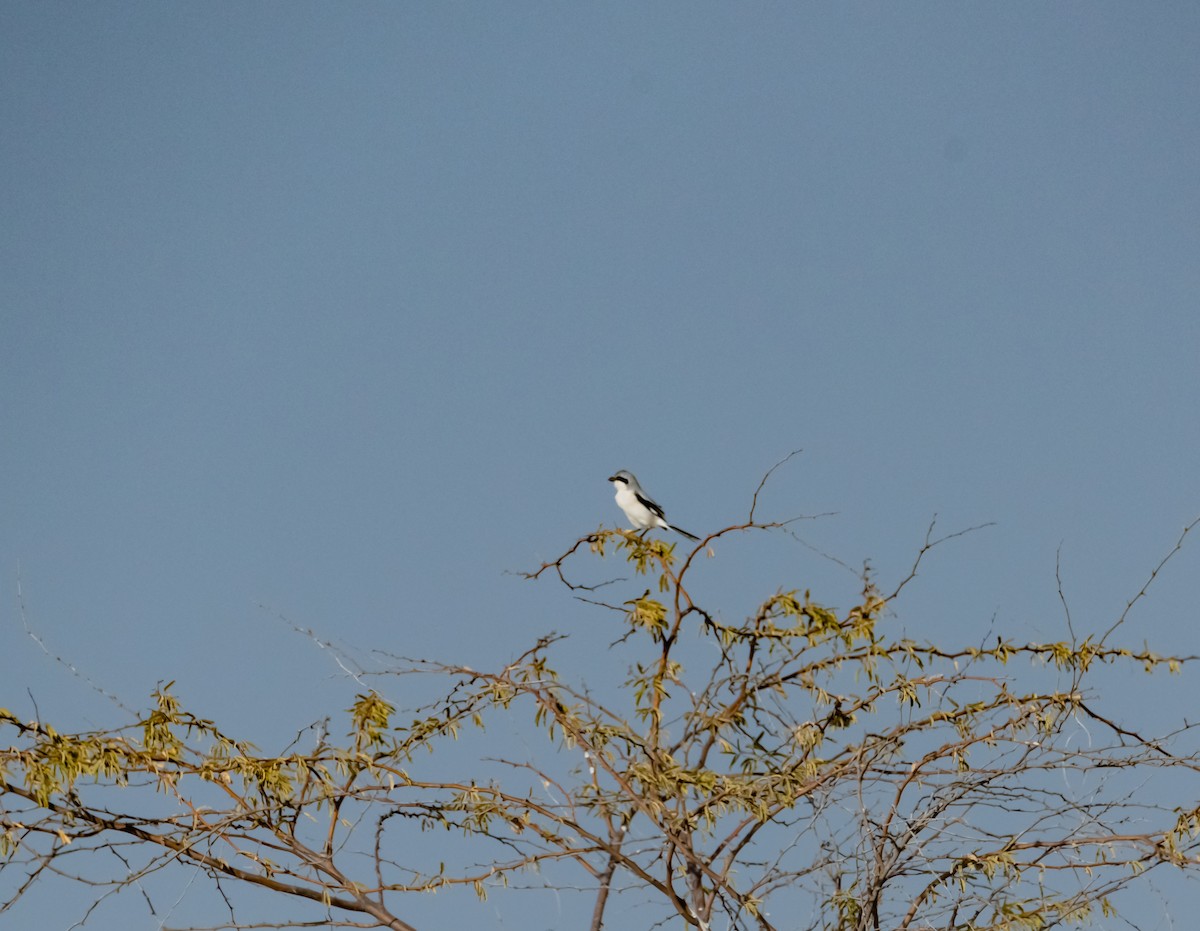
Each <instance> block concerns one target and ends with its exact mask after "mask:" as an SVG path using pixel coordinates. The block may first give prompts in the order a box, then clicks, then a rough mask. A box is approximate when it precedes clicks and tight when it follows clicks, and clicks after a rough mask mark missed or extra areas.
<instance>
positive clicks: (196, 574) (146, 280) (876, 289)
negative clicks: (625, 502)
mask: <svg viewBox="0 0 1200 931" xmlns="http://www.w3.org/2000/svg"><path fill="white" fill-rule="evenodd" d="M1197 48H1200V7H1198V6H1197V5H1195V4H1194V3H1158V4H1152V5H1145V4H1119V3H1104V2H1098V3H1088V4H1066V3H1056V4H1046V3H1030V2H1010V3H1003V4H989V5H982V6H981V5H960V4H951V3H920V4H880V5H865V4H821V5H817V4H805V5H799V4H796V5H792V4H734V3H728V4H712V3H686V4H685V3H660V4H634V3H615V4H599V5H579V4H536V3H508V4H466V3H437V4H416V3H412V4H314V3H289V4H278V3H259V4H232V3H223V4H216V3H210V4H160V3H148V2H139V3H122V4H84V3H42V2H38V3H32V2H10V3H6V4H4V5H3V6H0V126H2V131H0V337H2V338H0V398H2V405H3V406H2V408H0V438H2V442H0V475H2V476H3V481H2V482H0V683H2V688H0V705H3V706H8V707H11V708H13V710H15V711H17V712H18V713H21V714H23V715H27V716H30V717H32V716H33V714H34V706H33V700H36V701H37V703H38V706H39V708H40V711H41V712H42V714H43V715H45V716H47V717H49V716H51V715H54V716H57V718H58V719H59V720H61V721H62V722H63V723H64V724H74V725H75V726H89V725H91V724H102V723H113V722H115V721H118V720H121V712H119V710H118V709H116V708H114V707H113V706H111V705H108V704H107V703H106V702H105V701H104V699H102V698H98V697H97V695H96V693H95V692H93V691H92V690H91V689H90V688H89V687H88V686H87V685H86V684H84V683H83V682H82V681H81V680H79V679H76V678H73V677H72V676H71V675H70V674H69V673H68V672H66V671H65V670H64V668H63V667H62V666H61V665H59V664H56V663H55V662H53V661H51V660H50V659H49V658H47V656H46V655H45V654H44V653H43V651H42V649H41V648H40V647H39V645H38V644H37V643H36V642H34V641H33V640H32V639H31V638H30V637H29V636H27V634H26V633H25V630H24V628H23V625H22V618H21V614H20V612H19V610H18V597H17V586H18V580H19V583H20V586H21V588H22V591H23V596H24V606H25V615H26V620H27V622H28V623H29V624H30V625H31V626H32V627H33V628H34V629H35V630H36V632H37V633H38V635H39V636H40V637H41V638H42V639H43V641H44V642H45V645H46V648H47V649H48V650H50V651H51V652H53V653H56V654H58V655H61V656H62V657H64V658H66V659H67V660H69V661H70V662H73V663H75V664H76V666H78V667H79V669H80V670H81V671H82V673H84V674H86V676H87V677H88V678H89V679H90V680H92V681H93V682H95V683H96V684H97V685H99V686H102V687H103V688H105V689H107V690H109V691H111V692H113V693H115V694H117V695H119V696H120V698H121V699H122V700H123V701H124V702H126V703H127V704H129V705H132V706H136V707H140V706H142V705H143V704H144V703H145V701H146V698H147V696H148V694H149V692H150V690H151V689H152V688H153V687H154V685H155V683H156V682H159V681H165V680H171V679H174V680H176V682H177V685H176V689H177V690H178V692H179V693H180V695H181V697H182V698H183V699H184V701H185V702H186V703H187V704H188V705H189V706H191V707H194V708H195V709H196V710H197V711H198V712H201V713H204V714H207V715H209V716H212V717H215V718H216V719H218V721H220V722H221V723H222V724H223V725H225V726H226V727H227V729H229V730H238V728H239V727H241V729H242V730H243V732H245V733H247V735H248V736H251V737H252V738H254V739H257V740H259V741H260V743H263V744H264V745H266V746H269V747H270V746H274V745H275V742H276V741H278V742H281V743H286V742H287V740H290V739H291V737H292V736H293V735H294V734H295V732H296V730H298V729H299V728H300V727H302V726H303V725H304V724H305V723H307V722H309V721H311V720H314V719H315V718H319V717H321V716H323V715H324V714H326V713H329V712H330V711H336V710H338V709H341V708H345V707H346V706H347V705H348V704H349V699H350V697H351V696H352V695H353V693H354V691H355V690H356V685H355V684H354V683H352V682H347V681H346V680H345V679H344V678H342V677H340V676H339V675H338V669H337V667H336V666H335V665H334V664H332V663H331V662H330V660H329V657H328V656H327V655H325V654H323V653H322V652H321V651H320V650H318V649H316V648H315V647H314V646H313V644H311V643H310V642H309V641H307V640H306V639H304V638H303V637H299V636H296V635H295V634H292V633H290V632H289V631H288V628H287V627H286V626H285V625H283V624H281V623H280V622H279V621H278V620H276V616H277V615H278V614H282V615H285V616H286V617H287V618H288V619H290V621H292V622H293V623H295V624H298V625H302V626H305V627H312V628H314V629H316V630H318V631H320V632H321V633H322V634H323V635H325V636H328V637H330V638H337V639H340V640H342V641H344V642H346V643H348V644H352V645H354V646H355V647H357V648H360V649H362V650H364V651H365V650H369V649H371V648H380V649H385V650H391V651H394V652H399V653H406V654H410V655H420V656H436V657H438V658H442V659H447V660H455V661H462V662H465V663H470V664H483V663H487V662H495V661H498V660H499V659H502V658H504V657H507V656H510V655H512V654H513V653H515V652H518V651H519V650H520V649H521V648H523V647H524V646H526V645H528V644H529V643H530V642H531V641H532V640H533V639H534V638H536V637H537V636H538V635H540V634H542V633H545V632H546V631H549V630H559V631H565V632H572V633H573V634H574V638H573V639H574V641H575V645H574V646H572V647H569V648H568V653H569V651H570V649H579V650H581V651H585V650H586V649H593V648H595V647H596V646H597V645H602V644H603V643H606V642H607V641H608V639H611V637H609V636H608V634H609V633H610V632H609V631H604V630H601V631H597V630H596V629H595V628H596V625H602V624H604V623H605V622H606V618H607V616H604V615H599V616H598V615H597V614H596V613H594V612H589V611H587V610H585V609H583V608H581V607H577V606H574V605H573V604H572V603H571V602H570V601H569V600H568V599H566V598H564V597H563V596H562V595H561V594H560V593H559V592H557V591H555V590H553V588H552V587H551V586H544V585H543V586H531V585H530V584H529V583H525V582H521V581H519V580H518V579H517V578H516V577H514V576H513V575H511V574H506V573H509V572H511V571H517V570H523V569H527V568H531V567H533V566H535V565H536V564H537V563H538V562H539V561H540V560H541V559H543V558H547V557H551V556H553V555H556V554H557V553H558V552H560V551H561V550H562V549H564V548H565V547H566V546H567V545H569V544H570V543H571V542H573V541H574V540H575V539H576V538H577V537H579V536H580V535H582V534H584V533H586V532H588V531H589V530H592V529H594V528H595V527H596V526H597V525H598V524H599V523H601V522H604V523H606V524H612V523H615V522H616V521H617V518H618V517H619V516H620V515H619V513H618V511H617V510H616V507H615V505H614V504H613V502H612V490H611V488H610V487H609V486H608V485H607V484H606V483H605V481H604V479H605V478H606V477H607V476H608V475H609V474H611V472H612V471H613V470H615V469H619V468H627V469H631V470H633V471H634V472H636V473H637V474H638V475H639V477H640V478H641V479H642V480H643V483H644V484H645V485H646V487H647V488H648V490H649V491H650V492H651V494H653V495H654V496H655V497H657V498H659V499H660V500H661V501H663V502H664V503H665V504H666V505H667V507H668V513H669V514H670V515H671V516H672V517H673V518H674V519H675V520H676V521H677V522H678V523H679V524H681V525H682V526H684V527H687V528H688V529H690V530H693V531H695V532H697V533H699V532H702V531H709V530H712V529H715V528H717V527H719V526H722V525H724V524H727V523H730V522H732V521H734V520H738V519H741V518H743V517H744V516H745V513H746V510H747V507H748V504H749V499H750V495H751V494H752V492H753V491H754V488H755V485H756V484H757V481H758V479H759V478H760V477H761V475H762V473H763V472H764V471H765V469H767V468H768V467H769V466H770V465H771V464H772V463H774V462H775V461H776V460H778V459H779V458H781V457H782V456H783V455H785V454H786V453H787V452H788V451H789V450H792V449H795V448H798V447H802V448H803V450H804V452H803V454H802V455H801V456H799V457H798V458H797V459H795V460H793V462H792V463H791V464H789V466H788V467H787V468H786V469H784V470H782V471H781V473H780V474H779V476H778V479H777V481H775V482H774V483H773V484H772V485H771V486H770V487H769V490H768V493H767V495H766V497H765V501H764V506H765V507H766V509H767V511H766V513H767V515H768V516H772V517H790V516H793V515H796V514H818V513H824V512H836V515H835V516H832V517H825V518H822V519H820V520H816V521H812V522H806V523H804V524H803V525H802V528H801V532H802V534H803V536H804V539H805V540H806V541H807V542H809V543H810V544H811V545H812V546H814V547H817V548H819V549H821V550H824V551H827V552H829V553H832V554H834V555H836V556H838V557H839V558H841V559H843V560H845V561H847V562H848V563H851V564H855V565H857V564H859V563H861V561H862V560H863V559H866V558H870V559H871V560H872V562H873V564H874V565H875V566H876V568H877V570H878V572H879V575H880V578H881V580H883V581H884V582H886V581H892V582H894V581H895V580H897V579H898V578H900V577H901V576H902V575H903V574H904V572H905V571H906V569H907V567H908V565H909V563H910V562H911V559H912V557H913V555H914V553H915V551H916V548H917V547H918V546H919V544H920V541H921V539H922V538H923V535H924V532H925V528H926V526H927V524H928V523H929V521H930V519H931V518H932V516H933V515H934V514H935V513H936V514H938V515H939V524H940V526H942V527H944V528H945V529H946V530H954V529H960V528H962V527H966V526H969V525H973V524H979V523H984V522H988V521H995V522H996V524H997V526H996V527H994V528H991V529H989V530H987V531H981V532H980V533H978V534H975V535H972V536H970V537H967V538H964V539H963V540H961V541H958V542H957V543H955V544H953V545H951V546H948V547H947V548H946V549H945V550H944V551H942V554H941V555H940V556H939V558H938V559H937V560H935V561H934V562H933V563H932V564H931V566H930V568H929V570H928V572H927V574H926V575H924V576H923V577H922V580H921V584H920V585H919V586H917V588H916V590H915V591H914V592H913V595H912V598H911V599H910V600H909V601H907V602H905V603H904V604H902V605H900V606H899V609H898V612H897V614H896V616H895V617H894V620H893V623H896V624H900V625H904V627H905V628H906V629H907V630H908V631H909V632H910V633H911V634H912V635H914V636H922V637H924V636H930V637H945V636H950V635H954V636H962V635H964V632H965V637H966V639H967V640H970V641H972V642H974V641H977V640H978V639H981V638H982V637H983V636H984V635H985V634H986V633H987V631H988V630H989V629H991V628H993V627H995V628H997V629H1003V630H1006V631H1007V632H1009V633H1011V634H1012V635H1014V636H1017V637H1023V638H1030V639H1042V640H1045V639H1058V638H1059V637H1061V636H1062V635H1063V626H1062V619H1061V610H1060V608H1059V605H1058V601H1057V596H1056V594H1055V583H1054V564H1055V553H1056V550H1058V548H1059V547H1060V546H1061V548H1062V560H1063V574H1064V581H1065V584H1066V588H1067V592H1068V594H1069V595H1070V596H1071V599H1072V607H1073V610H1074V612H1075V619H1076V624H1077V626H1078V627H1081V628H1083V629H1085V630H1086V629H1103V628H1105V627H1107V625H1108V623H1110V622H1111V620H1112V619H1113V618H1114V617H1115V616H1116V615H1117V614H1118V613H1119V612H1120V609H1121V607H1122V606H1123V604H1124V602H1125V600H1127V599H1128V598H1129V597H1130V596H1132V595H1133V594H1134V593H1135V592H1136V591H1137V590H1138V588H1139V587H1140V586H1141V584H1142V582H1143V581H1144V579H1145V576H1146V575H1147V574H1148V572H1149V570H1150V569H1151V568H1152V567H1153V565H1154V564H1155V563H1156V562H1157V561H1158V559H1159V558H1160V557H1161V556H1162V555H1163V554H1164V553H1165V552H1166V551H1167V550H1168V549H1169V548H1170V546H1171V545H1172V544H1173V543H1174V540H1175V538H1176V536H1177V535H1178V533H1179V531H1180V529H1181V528H1182V527H1183V525H1184V524H1185V523H1187V522H1188V521H1189V520H1190V519H1191V518H1193V517H1195V516H1196V515H1197V513H1200V468H1198V466H1197V463H1198V462H1200V428H1198V418H1197V414H1196V409H1197V401H1198V400H1200V373H1198V366H1200V310H1198V296H1200V167H1198V166H1200V163H1198V161H1197V153H1200V105H1198V95H1197V90H1198V88H1200V55H1197ZM746 546H747V547H758V546H760V544H759V543H758V542H757V541H755V542H748V543H747V544H746ZM1197 552H1198V551H1197V549H1196V546H1195V545H1193V546H1192V548H1191V549H1190V551H1185V552H1184V554H1183V555H1182V556H1181V557H1180V558H1179V560H1178V561H1177V562H1176V563H1175V564H1173V566H1172V571H1171V572H1169V573H1168V574H1167V578H1166V579H1165V580H1164V582H1163V584H1162V585H1161V586H1160V587H1159V588H1157V589H1155V591H1154V593H1153V596H1152V597H1151V599H1149V600H1148V601H1147V602H1146V604H1145V605H1144V606H1143V610H1141V611H1140V612H1138V613H1136V614H1135V615H1134V617H1133V618H1132V620H1131V622H1130V627H1129V628H1128V629H1127V631H1126V633H1127V635H1128V637H1127V639H1129V640H1131V641H1132V642H1134V643H1135V644H1140V643H1141V642H1142V641H1143V640H1144V639H1148V640H1149V641H1150V642H1151V644H1152V645H1153V646H1154V647H1156V648H1158V649H1160V650H1162V651H1178V652H1198V653H1200V632H1198V630H1197V624H1196V613H1195V605H1194V591H1195V583H1194V580H1195V578H1196V575H1197V568H1198V566H1200V557H1198V556H1197ZM755 554H758V555H757V556H755ZM722 555H724V553H722V552H721V551H718V553H717V556H716V558H715V559H714V560H713V561H712V565H713V570H712V571H713V579H714V581H713V597H714V599H715V600H716V602H717V607H718V608H719V609H721V610H723V611H727V612H730V613H732V614H735V615H736V614H737V612H739V611H744V610H750V606H751V605H752V604H753V601H754V600H755V599H758V598H760V597H765V596H767V595H769V594H770V593H771V592H773V591H774V590H775V589H776V588H779V587H785V588H787V587H801V588H804V587H810V586H811V587H812V588H813V589H814V596H815V597H818V598H823V599H824V600H825V601H827V602H830V603H833V604H839V603H841V604H845V603H848V598H849V596H850V594H851V593H852V592H853V591H854V590H855V584H854V579H853V577H852V576H850V575H849V574H848V573H845V572H842V571H841V570H838V569H836V567H834V566H833V565H832V564H831V563H829V562H828V561H825V560H822V559H820V558H819V557H816V556H814V554H813V552H812V551H811V550H809V549H806V548H804V547H802V546H800V545H798V544H796V543H794V542H787V541H784V542H781V541H780V540H774V541H770V542H769V543H767V542H764V543H763V544H762V546H761V549H748V550H745V551H743V552H742V553H741V554H737V555H735V554H733V553H730V554H729V555H728V556H727V559H729V560H735V559H742V560H745V561H752V560H753V558H759V559H761V563H760V565H759V569H758V570H757V571H754V572H752V571H749V570H747V571H746V572H745V574H739V573H731V572H728V571H726V573H725V575H724V576H723V575H722V569H721V557H722ZM729 564H730V563H727V565H729ZM737 564H738V565H739V566H742V565H744V563H737ZM31 696H32V698H31ZM393 697H394V698H395V699H396V700H397V701H400V702H402V701H403V695H402V694H398V695H393ZM83 892H84V890H78V889H75V890H73V893H74V894H79V895H81V896H82V894H83ZM60 904H61V903H60ZM68 904H69V903H68ZM76 904H78V903H76ZM137 904H138V903H136V902H134V903H132V904H131V905H130V906H129V907H130V908H131V914H136V915H138V916H139V917H138V918H137V920H138V921H141V922H143V924H141V925H139V926H140V927H153V926H154V925H153V924H145V922H147V921H149V919H148V918H146V916H145V914H144V911H143V912H137V910H136V906H137ZM125 907H126V906H125V905H121V904H118V905H114V906H113V908H114V911H113V912H111V913H109V914H112V915H115V914H122V912H121V911H120V910H121V909H123V908H125ZM463 907H464V908H465V909H466V911H464V912H463V914H464V915H468V916H470V915H474V916H475V917H476V919H479V920H483V921H484V922H485V923H486V921H491V920H494V921H495V922H496V926H498V927H501V926H508V927H516V926H523V924H524V918H522V917H521V916H522V914H523V913H522V911H521V909H522V908H524V907H525V906H524V905H520V904H517V903H515V902H513V901H511V900H495V901H493V902H491V903H489V904H488V906H487V907H486V910H485V911H484V912H483V913H478V912H473V911H471V908H472V907H473V906H469V905H464V906H463ZM444 908H445V905H444V902H442V901H440V900H431V899H428V898H424V899H418V900H416V901H415V902H414V911H413V913H412V914H410V915H406V916H405V917H407V918H410V919H411V920H413V921H414V923H416V924H418V925H423V923H425V924H428V925H429V927H436V926H443V927H444V926H446V925H445V924H443V921H445V920H446V918H447V915H446V913H445V911H444ZM77 912H78V909H76V910H75V911H74V912H72V911H69V910H68V912H66V913H65V914H66V915H67V917H66V918H65V919H64V926H66V925H68V924H70V922H71V921H73V920H74V919H75V918H77V917H79V915H78V914H77ZM480 915H482V916H483V918H482V919H480ZM105 920H107V919H105V918H97V919H94V922H98V924H95V926H98V927H106V926H108V925H105V924H104V921H105ZM197 920H199V919H197ZM462 920H468V919H466V918H464V919H462ZM556 925H557V919H556V918H554V917H548V918H546V923H545V925H544V927H547V928H549V927H554V926H556ZM1150 926H1151V927H1153V925H1150ZM536 927H542V925H536Z"/></svg>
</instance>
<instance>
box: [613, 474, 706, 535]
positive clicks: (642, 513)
mask: <svg viewBox="0 0 1200 931" xmlns="http://www.w3.org/2000/svg"><path fill="white" fill-rule="evenodd" d="M608 480H609V481H610V482H612V484H613V488H615V489H616V490H617V494H616V496H615V497H616V500H617V507H619V508H620V509H621V510H622V511H624V512H625V516H626V517H628V518H629V522H630V523H631V524H633V527H634V529H635V530H651V529H653V528H654V527H662V528H663V529H664V530H674V531H675V532H676V533H680V534H683V535H684V536H685V537H688V538H689V539H691V540H699V539H700V538H699V537H698V536H696V535H695V534H694V533H688V532H687V531H686V530H681V529H680V528H679V527H675V526H672V525H671V524H668V523H667V517H666V515H665V514H663V509H662V507H660V506H659V504H658V503H657V502H655V500H654V499H653V498H651V497H650V496H649V495H648V494H646V493H645V492H644V491H642V486H641V485H639V484H638V480H637V479H636V478H634V475H633V473H632V472H627V471H625V470H624V469H622V470H621V471H620V472H616V473H614V474H613V475H610V476H609V477H608Z"/></svg>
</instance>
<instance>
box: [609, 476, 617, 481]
mask: <svg viewBox="0 0 1200 931" xmlns="http://www.w3.org/2000/svg"><path fill="white" fill-rule="evenodd" d="M608 480H609V481H610V482H615V481H616V480H617V477H616V476H615V475H610V476H609V477H608Z"/></svg>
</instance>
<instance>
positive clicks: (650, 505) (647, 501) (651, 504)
mask: <svg viewBox="0 0 1200 931" xmlns="http://www.w3.org/2000/svg"><path fill="white" fill-rule="evenodd" d="M633 496H634V497H635V498H637V499H638V501H640V502H641V503H642V506H643V507H645V508H646V509H647V510H650V511H653V512H654V513H655V514H657V515H658V516H659V517H661V518H662V519H663V520H666V519H667V515H665V514H664V513H663V509H662V508H660V507H659V506H658V505H657V504H655V503H654V502H653V501H651V500H650V499H649V498H647V497H646V496H645V495H642V494H638V493H637V492H636V491H635V492H634V493H633Z"/></svg>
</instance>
